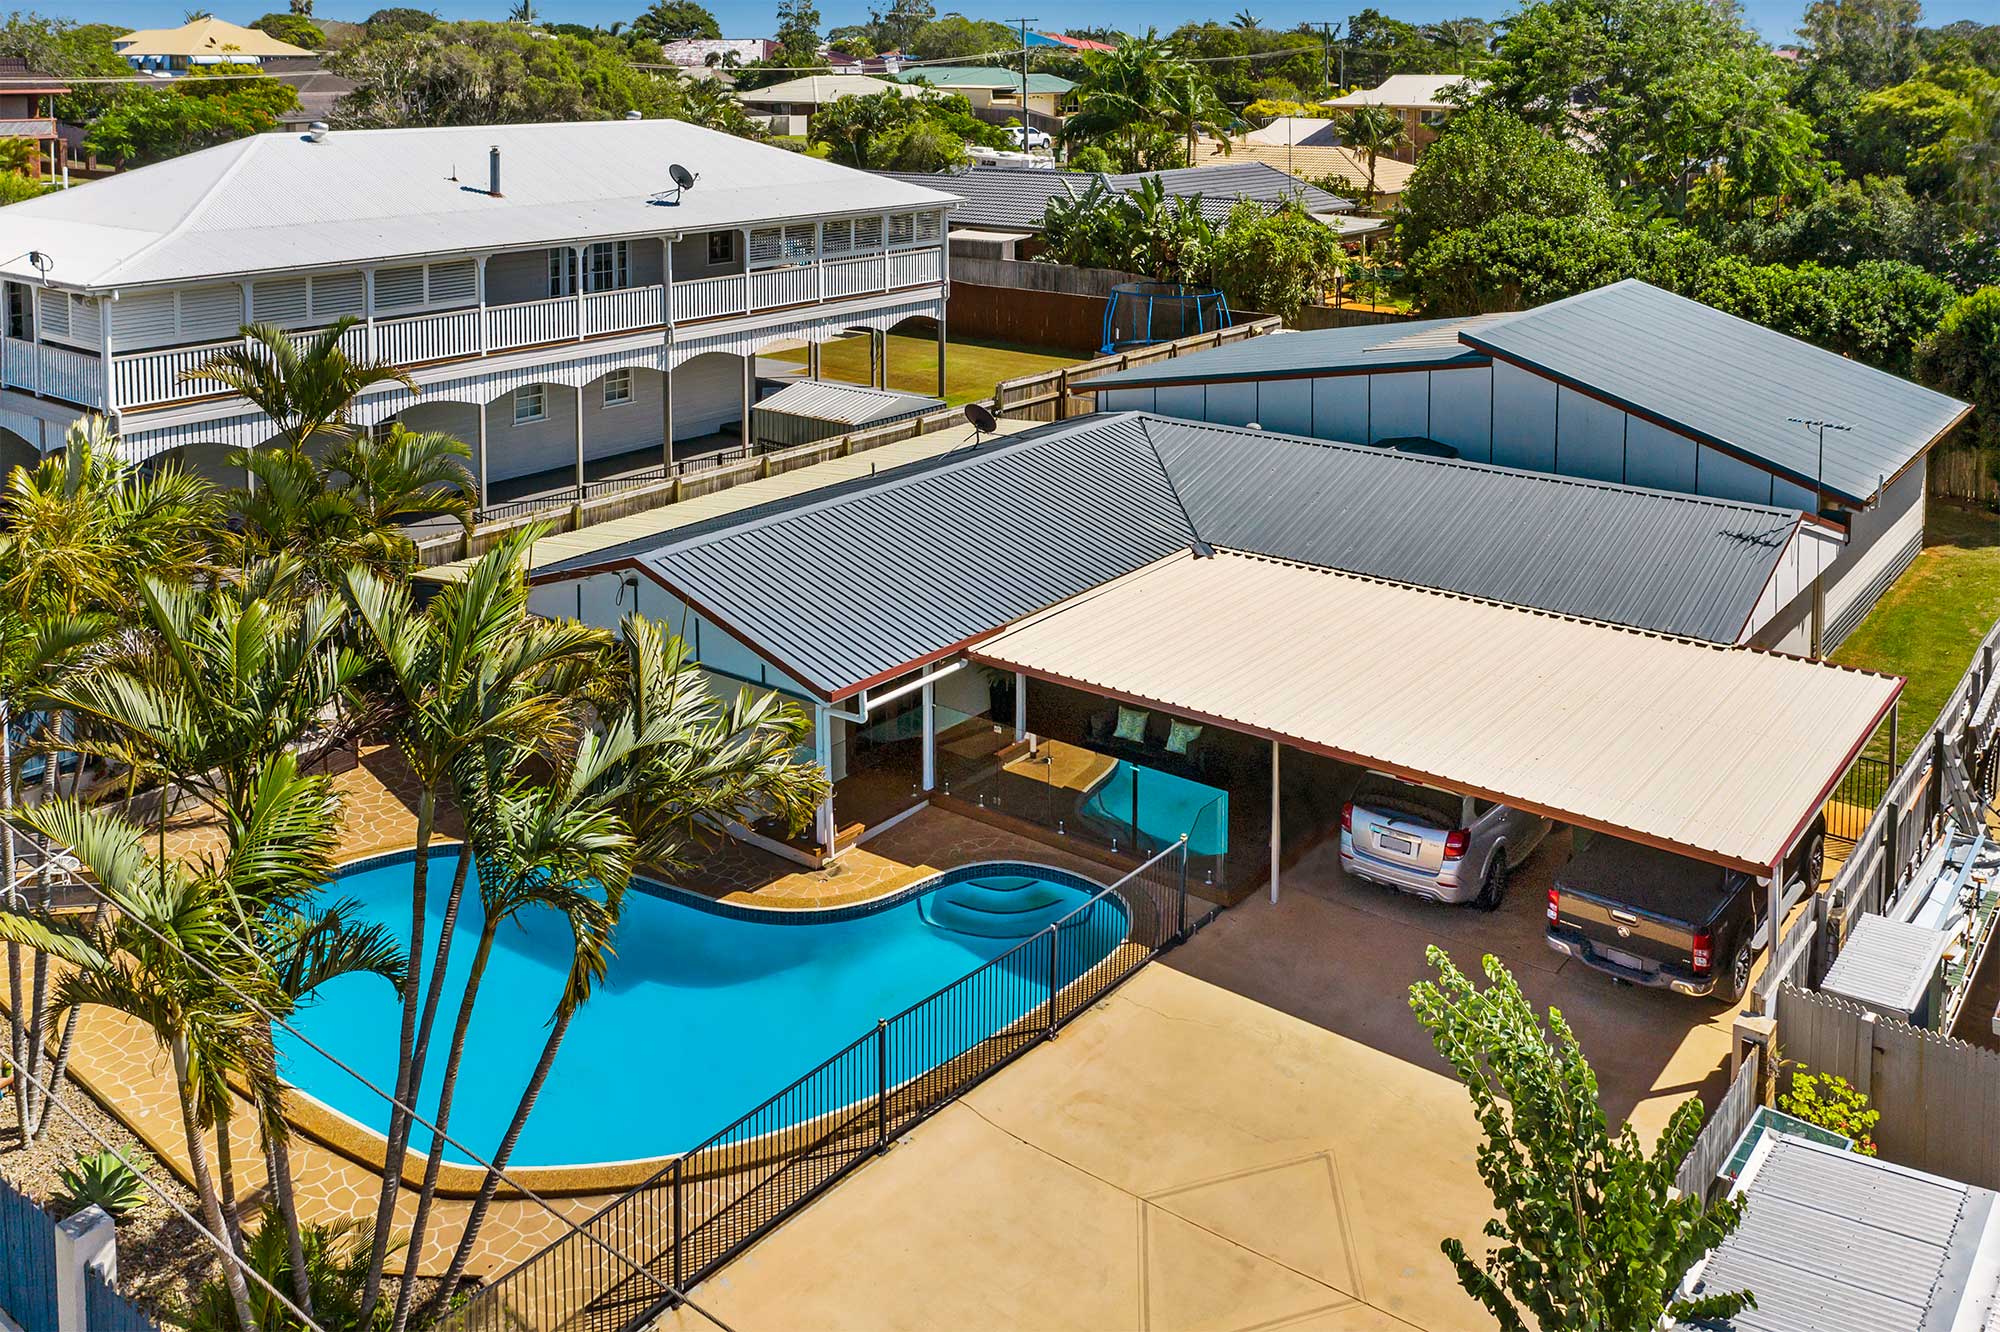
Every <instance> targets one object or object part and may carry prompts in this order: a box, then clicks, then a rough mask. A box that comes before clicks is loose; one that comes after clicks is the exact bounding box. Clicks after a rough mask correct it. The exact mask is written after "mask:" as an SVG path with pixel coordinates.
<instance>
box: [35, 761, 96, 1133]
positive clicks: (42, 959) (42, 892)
mask: <svg viewBox="0 0 2000 1332" xmlns="http://www.w3.org/2000/svg"><path fill="white" fill-rule="evenodd" d="M47 730H48V731H49V732H50V733H52V734H53V735H54V737H55V740H56V742H57V743H58V744H60V743H61V741H62V728H61V727H59V726H56V725H53V724H50V725H47ZM76 767H77V773H78V775H79V776H80V775H81V774H82V771H83V761H82V757H81V756H80V755H79V756H78V760H77V765H76ZM61 768H62V751H61V750H60V749H58V750H56V752H55V753H53V754H50V755H49V756H47V757H46V758H44V759H43V760H42V799H43V800H47V799H48V798H49V796H50V794H51V790H50V788H51V787H53V786H54V785H55V779H56V777H57V776H58V775H59V771H60V769H61ZM72 785H74V783H72ZM35 846H36V848H37V849H38V851H39V852H40V854H41V857H42V859H41V863H40V864H39V865H37V866H36V867H35V907H36V909H37V910H39V911H41V912H42V913H43V914H44V915H46V914H47V913H48V910H49V906H50V904H51V903H52V902H53V901H54V894H55V884H54V882H53V881H52V879H51V878H50V873H51V870H52V868H53V867H52V865H51V863H50V862H51V859H52V858H51V856H50V855H49V839H48V838H46V837H43V836H42V835H40V834H39V833H38V834H36V836H35ZM28 989H29V996H28V1022H27V1028H28V1094H27V1099H26V1100H25V1101H23V1102H22V1105H23V1107H24V1108H25V1109H26V1110H27V1112H28V1123H27V1125H26V1126H25V1129H24V1131H23V1133H22V1138H23V1139H24V1140H25V1139H29V1138H32V1137H34V1136H35V1135H36V1134H37V1133H38V1132H39V1131H40V1129H41V1123H42V1119H43V1117H44V1116H45V1115H47V1114H48V1106H47V1105H45V1104H44V1102H45V1101H46V1100H47V1099H48V1098H49V1097H50V1096H53V1095H54V1094H55V1092H56V1088H55V1086H54V1084H52V1083H49V1082H47V1081H46V1079H45V1077H44V1070H43V1068H42V1060H43V1058H44V1057H45V1056H46V1055H47V1053H48V1040H47V1033H48V1029H49V955H48V954H47V953H44V952H40V951H37V952H36V953H35V965H34V970H33V979H32V980H31V981H30V982H29V986H28Z"/></svg>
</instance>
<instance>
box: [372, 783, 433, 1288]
mask: <svg viewBox="0 0 2000 1332" xmlns="http://www.w3.org/2000/svg"><path fill="white" fill-rule="evenodd" d="M436 815H437V783H436V781H435V779H433V780H429V781H426V782H425V783H424V786H423V789H422V790H421V791H420V792H419V793H418V795H417V855H416V859H415V860H414V861H412V862H411V864H410V951H409V957H408V959H407V963H406V965H407V968H408V970H407V971H406V972H405V974H404V977H403V1022H402V1027H401V1029H400V1030H399V1031H398V1032H397V1034H396V1101H397V1104H396V1105H393V1106H391V1107H390V1108H389V1135H388V1142H387V1143H386V1145H385V1147H384V1150H383V1156H382V1195H381V1197H380V1198H379V1199H377V1200H376V1203H375V1229H374V1233H373V1235H372V1236H371V1237H370V1239H369V1242H368V1281H367V1284H366V1285H364V1286H363V1287H362V1295H361V1311H362V1316H363V1318H373V1316H374V1313H375V1303H376V1301H377V1300H378V1299H380V1298H381V1295H382V1264H383V1262H384V1260H385V1259H386V1258H387V1257H388V1254H389V1227H390V1226H391V1225H392V1224H393V1223H394V1221H395V1219H396V1194H397V1191H398V1190H399V1189H401V1188H402V1185H403V1157H404V1155H405V1153H406V1152H407V1151H408V1149H409V1145H410V1116H409V1112H408V1111H405V1110H404V1109H403V1108H402V1107H403V1106H406V1105H407V1106H412V1107H414V1106H415V1105H416V1103H417V1097H416V1091H415V1088H414V1086H413V1084H414V1082H415V1080H416V1041H417V995H418V993H419V992H420V991H421V989H422V985H423V976H422V972H423V963H424V919H425V917H424V905H425V904H424V892H425V888H426V885H427V881H428V879H429V877H430V876H429V874H428V873H427V868H428V864H429V852H430V845H431V826H432V823H433V822H434V821H435V819H436Z"/></svg>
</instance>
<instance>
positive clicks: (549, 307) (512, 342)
mask: <svg viewBox="0 0 2000 1332" xmlns="http://www.w3.org/2000/svg"><path fill="white" fill-rule="evenodd" d="M575 337H576V298H575V297H573V296H557V297H554V298H552V299H550V300H546V301H523V302H521V303H520V304H519V305H494V306H489V307H488V308H487V310H486V346H487V348H488V349H489V350H491V351H504V350H506V349H507V348H509V347H532V346H534V345H535V344H536V343H538V342H567V341H570V340H571V339H573V338H575Z"/></svg>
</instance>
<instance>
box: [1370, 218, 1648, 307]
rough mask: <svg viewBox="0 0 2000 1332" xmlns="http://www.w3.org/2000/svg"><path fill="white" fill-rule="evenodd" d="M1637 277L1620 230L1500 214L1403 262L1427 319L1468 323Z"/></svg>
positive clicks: (1435, 240)
mask: <svg viewBox="0 0 2000 1332" xmlns="http://www.w3.org/2000/svg"><path fill="white" fill-rule="evenodd" d="M1638 272H1639V258H1638V253H1637V250H1636V248H1635V247H1634V245H1633V243H1632V233H1631V232H1630V231H1629V230H1628V229H1626V228H1624V227H1621V226H1618V225H1617V224H1615V223H1612V222H1609V221H1602V220H1599V219H1596V218H1590V217H1533V216H1530V215H1529V214H1527V213H1506V214H1503V215H1501V216H1499V217H1496V218H1493V219H1492V220H1490V221H1487V222H1482V223H1480V224H1479V225H1478V226H1474V227H1466V228H1462V229H1459V230H1455V231H1446V232H1440V233H1438V234H1437V235H1435V236H1433V237H1432V238H1431V239H1430V240H1428V241H1427V242H1426V243H1425V244H1424V246H1423V248H1422V249H1420V250H1417V251H1416V252H1415V253H1413V254H1411V255H1410V256H1409V259H1408V261H1407V265H1406V269H1405V276H1406V280H1407V281H1408V282H1409V285H1410V288H1411V291H1412V293H1413V294H1414V295H1415V296H1416V298H1417V303H1418V304H1419V305H1420V306H1421V307H1422V308H1423V310H1424V312H1425V313H1426V314H1430V315H1469V314H1484V313H1488V312H1491V311H1495V310H1522V309H1527V308H1530V307H1532V306H1536V305H1542V304H1546V303H1547V302H1549V301H1554V300H1561V299H1562V298H1563V297H1565V296H1574V295H1576V294H1578V293H1579V292H1585V291H1589V290H1590V289H1591V288H1593V287H1601V286H1603V285H1604V284H1605V283H1607V282H1616V281H1618V280H1620V279H1621V278H1628V277H1635V276H1637V275H1638Z"/></svg>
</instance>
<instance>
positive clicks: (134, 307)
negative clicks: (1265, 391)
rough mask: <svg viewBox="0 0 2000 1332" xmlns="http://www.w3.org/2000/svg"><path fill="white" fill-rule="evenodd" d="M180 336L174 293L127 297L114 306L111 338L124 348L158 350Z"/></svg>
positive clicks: (160, 292)
mask: <svg viewBox="0 0 2000 1332" xmlns="http://www.w3.org/2000/svg"><path fill="white" fill-rule="evenodd" d="M179 333H180V325H179V321H178V320H177V319H176V318H175V315H174V293H172V292H171V291H150V292H146V293H144V294H142V295H133V296H127V297H125V298H124V299H123V300H121V301H117V302H114V303H113V304H112V306H111V336H112V338H113V339H115V340H116V341H117V343H118V345H119V346H120V347H158V346H161V345H163V344H165V343H169V342H172V341H174V339H175V338H176V337H177V336H178V335H179Z"/></svg>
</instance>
